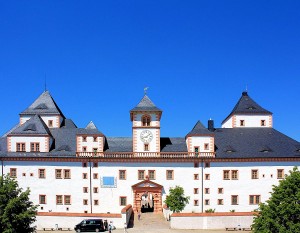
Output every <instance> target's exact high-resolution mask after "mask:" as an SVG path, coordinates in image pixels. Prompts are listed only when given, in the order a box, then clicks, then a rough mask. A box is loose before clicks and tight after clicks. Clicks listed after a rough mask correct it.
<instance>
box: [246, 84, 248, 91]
mask: <svg viewBox="0 0 300 233" xmlns="http://www.w3.org/2000/svg"><path fill="white" fill-rule="evenodd" d="M246 92H248V85H247V84H246Z"/></svg>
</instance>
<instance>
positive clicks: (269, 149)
mask: <svg viewBox="0 0 300 233" xmlns="http://www.w3.org/2000/svg"><path fill="white" fill-rule="evenodd" d="M259 152H263V153H268V152H272V150H271V148H270V147H268V146H263V147H262V148H261V149H260V150H259Z"/></svg>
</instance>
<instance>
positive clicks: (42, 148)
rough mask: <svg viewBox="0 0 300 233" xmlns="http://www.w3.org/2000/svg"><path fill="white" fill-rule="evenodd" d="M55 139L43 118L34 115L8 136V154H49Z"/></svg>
mask: <svg viewBox="0 0 300 233" xmlns="http://www.w3.org/2000/svg"><path fill="white" fill-rule="evenodd" d="M52 143H53V137H52V135H51V133H50V131H49V129H48V127H47V125H46V124H45V122H44V121H43V120H42V118H41V117H40V116H39V115H34V116H33V117H31V118H30V119H29V120H27V121H26V122H25V123H24V124H22V125H20V126H18V127H17V128H15V129H14V130H12V131H11V132H10V133H9V134H8V135H7V151H8V152H49V150H50V148H51V145H52Z"/></svg>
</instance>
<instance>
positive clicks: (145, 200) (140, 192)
mask: <svg viewBox="0 0 300 233" xmlns="http://www.w3.org/2000/svg"><path fill="white" fill-rule="evenodd" d="M131 187H132V190H133V210H134V211H136V212H137V211H141V210H142V206H143V207H144V208H143V209H145V208H150V210H151V211H152V210H153V212H155V213H159V212H162V189H163V186H161V185H160V184H157V183H155V182H153V181H150V180H143V181H141V182H139V183H137V184H135V185H132V186H131Z"/></svg>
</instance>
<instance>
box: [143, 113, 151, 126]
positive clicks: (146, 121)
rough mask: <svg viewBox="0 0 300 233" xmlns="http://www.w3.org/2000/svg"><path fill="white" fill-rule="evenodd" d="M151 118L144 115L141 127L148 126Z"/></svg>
mask: <svg viewBox="0 0 300 233" xmlns="http://www.w3.org/2000/svg"><path fill="white" fill-rule="evenodd" d="M150 122H151V117H150V116H149V115H144V116H143V117H142V124H143V126H150Z"/></svg>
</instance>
